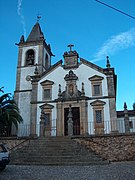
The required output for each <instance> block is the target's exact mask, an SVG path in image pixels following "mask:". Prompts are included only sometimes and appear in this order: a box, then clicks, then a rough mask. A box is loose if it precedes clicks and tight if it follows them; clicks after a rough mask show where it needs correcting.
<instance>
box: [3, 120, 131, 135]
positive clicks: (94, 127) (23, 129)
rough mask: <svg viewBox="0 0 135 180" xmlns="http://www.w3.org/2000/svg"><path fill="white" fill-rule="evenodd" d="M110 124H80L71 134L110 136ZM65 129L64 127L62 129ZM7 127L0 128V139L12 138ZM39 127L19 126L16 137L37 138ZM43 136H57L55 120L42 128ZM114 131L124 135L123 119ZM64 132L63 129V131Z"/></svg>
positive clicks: (117, 123)
mask: <svg viewBox="0 0 135 180" xmlns="http://www.w3.org/2000/svg"><path fill="white" fill-rule="evenodd" d="M111 126H112V124H111V122H110V121H104V122H102V123H95V122H81V123H80V124H79V125H75V124H74V126H73V133H74V135H81V134H88V135H94V134H110V133H111V130H112V127H111ZM64 128H65V127H64ZM129 128H130V130H129V132H128V133H133V132H134V133H135V119H130V120H129ZM7 129H8V127H6V126H4V127H0V137H9V136H12V135H13V133H12V131H11V132H10V131H8V130H7ZM40 130H41V126H40V124H36V125H30V124H19V126H18V130H17V133H16V135H17V136H18V137H28V136H30V135H31V134H32V132H34V133H35V134H36V135H37V136H40ZM43 130H44V132H43V134H44V135H49V136H57V133H58V129H57V128H56V120H53V121H52V122H51V123H50V126H48V127H46V126H44V129H43ZM116 130H118V133H126V132H125V122H124V119H117V122H116ZM64 131H65V129H64Z"/></svg>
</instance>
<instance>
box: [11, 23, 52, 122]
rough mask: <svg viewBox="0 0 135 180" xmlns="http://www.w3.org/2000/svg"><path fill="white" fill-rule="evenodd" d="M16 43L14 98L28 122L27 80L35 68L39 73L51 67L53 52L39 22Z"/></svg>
mask: <svg viewBox="0 0 135 180" xmlns="http://www.w3.org/2000/svg"><path fill="white" fill-rule="evenodd" d="M16 45H18V65H17V74H16V89H15V93H14V98H15V101H16V103H17V104H18V107H19V108H20V113H21V115H22V117H23V119H24V123H26V124H29V123H30V102H31V92H32V85H31V83H30V82H28V81H29V80H31V79H30V77H31V76H33V75H34V72H35V69H36V70H38V74H39V75H41V74H42V73H43V72H45V71H46V70H48V69H49V68H50V67H51V56H53V54H52V52H51V47H50V45H49V44H47V43H46V40H45V38H44V34H43V32H42V31H41V27H40V24H39V22H36V24H35V25H34V26H33V28H32V30H31V32H30V34H29V36H28V38H27V39H26V41H25V39H24V36H23V35H22V36H21V38H20V42H19V43H18V44H16ZM22 107H23V108H22Z"/></svg>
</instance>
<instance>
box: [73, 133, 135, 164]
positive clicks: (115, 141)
mask: <svg viewBox="0 0 135 180" xmlns="http://www.w3.org/2000/svg"><path fill="white" fill-rule="evenodd" d="M75 140H76V141H77V142H79V143H81V144H83V145H85V146H86V147H87V148H88V149H90V150H92V151H95V152H96V153H97V154H99V155H100V156H101V157H102V158H103V159H104V160H109V161H135V134H126V135H125V134H119V135H118V134H117V135H116V134H115V135H104V136H90V137H81V138H75Z"/></svg>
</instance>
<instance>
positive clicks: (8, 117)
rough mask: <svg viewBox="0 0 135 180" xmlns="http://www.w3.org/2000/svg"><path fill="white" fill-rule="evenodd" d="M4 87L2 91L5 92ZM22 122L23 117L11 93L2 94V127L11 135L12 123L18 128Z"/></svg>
mask: <svg viewBox="0 0 135 180" xmlns="http://www.w3.org/2000/svg"><path fill="white" fill-rule="evenodd" d="M2 88H3V87H2ZM2 88H0V91H1V92H2V93H4V92H3V90H2ZM21 122H23V119H22V117H21V115H20V113H19V109H18V107H17V104H16V103H15V101H14V99H13V96H12V95H11V94H10V93H7V94H4V95H2V96H0V129H1V130H2V131H4V132H5V133H8V135H10V134H11V127H12V124H14V125H15V127H16V128H17V129H18V124H19V123H21ZM4 128H5V129H4ZM2 131H1V132H2ZM1 132H0V133H1Z"/></svg>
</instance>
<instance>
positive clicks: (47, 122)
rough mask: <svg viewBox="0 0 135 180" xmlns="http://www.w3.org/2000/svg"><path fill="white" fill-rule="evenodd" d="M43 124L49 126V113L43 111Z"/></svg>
mask: <svg viewBox="0 0 135 180" xmlns="http://www.w3.org/2000/svg"><path fill="white" fill-rule="evenodd" d="M44 125H45V126H50V113H45V118H44Z"/></svg>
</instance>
